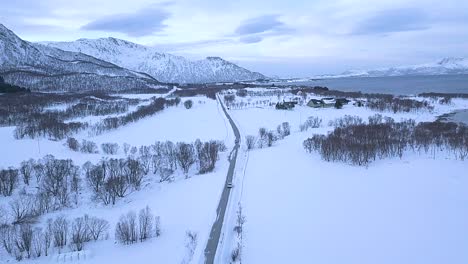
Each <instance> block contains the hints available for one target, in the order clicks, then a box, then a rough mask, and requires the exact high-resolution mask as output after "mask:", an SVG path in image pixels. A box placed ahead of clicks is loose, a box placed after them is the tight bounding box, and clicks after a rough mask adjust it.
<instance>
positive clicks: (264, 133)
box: [245, 122, 291, 150]
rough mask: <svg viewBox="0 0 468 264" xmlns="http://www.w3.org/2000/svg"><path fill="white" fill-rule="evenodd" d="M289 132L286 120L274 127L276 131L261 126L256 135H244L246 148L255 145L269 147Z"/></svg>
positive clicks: (249, 148) (289, 127) (289, 128)
mask: <svg viewBox="0 0 468 264" xmlns="http://www.w3.org/2000/svg"><path fill="white" fill-rule="evenodd" d="M290 134H291V126H290V125H289V123H288V122H283V123H282V124H281V125H278V126H277V127H276V131H272V130H270V131H269V130H267V129H266V128H264V127H262V128H260V129H259V130H258V137H256V136H253V135H248V136H246V137H245V144H246V147H247V149H248V150H251V149H253V148H255V147H259V148H264V147H271V146H273V143H274V142H275V141H278V140H280V139H283V138H285V137H286V136H289V135H290Z"/></svg>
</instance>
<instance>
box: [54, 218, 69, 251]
mask: <svg viewBox="0 0 468 264" xmlns="http://www.w3.org/2000/svg"><path fill="white" fill-rule="evenodd" d="M68 226H69V224H68V220H67V219H66V218H65V217H64V216H59V217H57V218H56V219H55V220H54V221H53V223H52V236H53V240H54V246H56V247H59V248H63V247H64V246H66V245H67V238H68V232H69V227H68Z"/></svg>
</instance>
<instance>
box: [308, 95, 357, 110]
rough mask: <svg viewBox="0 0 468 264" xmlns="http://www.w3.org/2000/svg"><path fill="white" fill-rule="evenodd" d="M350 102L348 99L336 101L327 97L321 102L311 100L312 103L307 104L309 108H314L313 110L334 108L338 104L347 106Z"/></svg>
mask: <svg viewBox="0 0 468 264" xmlns="http://www.w3.org/2000/svg"><path fill="white" fill-rule="evenodd" d="M349 102H350V101H349V100H348V99H346V98H338V99H335V98H333V97H325V98H322V99H320V100H318V99H310V101H309V102H308V103H307V106H309V107H313V108H320V107H334V106H335V104H336V103H338V104H339V105H346V104H348V103H349Z"/></svg>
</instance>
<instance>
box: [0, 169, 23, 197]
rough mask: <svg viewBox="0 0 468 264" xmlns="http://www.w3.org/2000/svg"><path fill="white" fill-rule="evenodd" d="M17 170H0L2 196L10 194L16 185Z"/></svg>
mask: <svg viewBox="0 0 468 264" xmlns="http://www.w3.org/2000/svg"><path fill="white" fill-rule="evenodd" d="M18 174H19V173H18V170H17V169H13V168H8V169H5V170H0V191H1V193H2V195H3V196H11V195H12V193H13V190H14V189H15V188H16V186H17V185H18Z"/></svg>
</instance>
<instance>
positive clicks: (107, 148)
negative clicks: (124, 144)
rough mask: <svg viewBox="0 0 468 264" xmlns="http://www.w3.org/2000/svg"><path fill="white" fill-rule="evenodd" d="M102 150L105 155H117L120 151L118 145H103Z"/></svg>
mask: <svg viewBox="0 0 468 264" xmlns="http://www.w3.org/2000/svg"><path fill="white" fill-rule="evenodd" d="M101 149H102V152H104V154H107V155H115V154H117V152H118V151H119V144H117V143H102V144H101Z"/></svg>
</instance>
